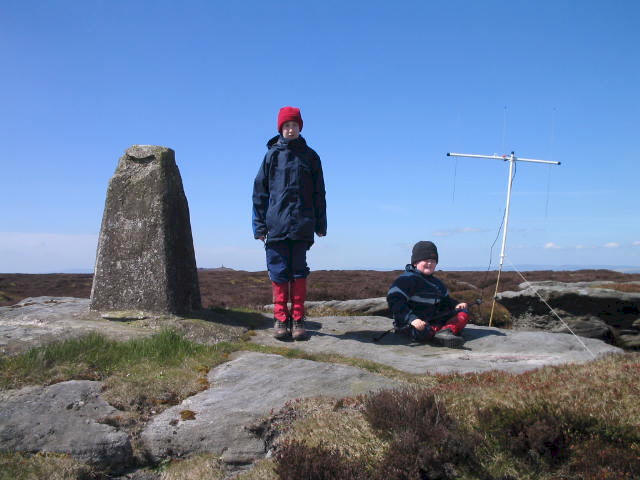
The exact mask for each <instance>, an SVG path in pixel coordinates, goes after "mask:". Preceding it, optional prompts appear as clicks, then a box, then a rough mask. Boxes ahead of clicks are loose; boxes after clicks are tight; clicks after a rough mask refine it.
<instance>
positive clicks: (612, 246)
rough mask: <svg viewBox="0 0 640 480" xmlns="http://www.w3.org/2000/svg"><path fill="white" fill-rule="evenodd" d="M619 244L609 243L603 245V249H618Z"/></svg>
mask: <svg viewBox="0 0 640 480" xmlns="http://www.w3.org/2000/svg"><path fill="white" fill-rule="evenodd" d="M619 246H620V244H619V243H618V242H609V243H605V244H604V245H603V247H604V248H618V247H619Z"/></svg>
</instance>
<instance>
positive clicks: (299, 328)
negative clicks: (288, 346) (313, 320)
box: [291, 278, 307, 340]
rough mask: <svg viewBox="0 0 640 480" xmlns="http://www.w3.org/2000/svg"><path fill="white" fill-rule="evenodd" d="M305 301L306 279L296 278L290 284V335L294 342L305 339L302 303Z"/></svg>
mask: <svg viewBox="0 0 640 480" xmlns="http://www.w3.org/2000/svg"><path fill="white" fill-rule="evenodd" d="M306 299H307V279H306V278H296V279H295V280H293V281H292V282H291V317H292V318H293V329H292V332H291V333H292V335H293V339H294V340H304V339H306V338H307V331H306V330H305V328H304V302H305V300H306Z"/></svg>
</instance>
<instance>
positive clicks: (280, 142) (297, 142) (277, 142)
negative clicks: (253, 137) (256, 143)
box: [267, 135, 307, 149]
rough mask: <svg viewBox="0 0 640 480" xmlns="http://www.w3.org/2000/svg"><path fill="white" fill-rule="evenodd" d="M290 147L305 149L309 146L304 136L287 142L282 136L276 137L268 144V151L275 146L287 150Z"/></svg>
mask: <svg viewBox="0 0 640 480" xmlns="http://www.w3.org/2000/svg"><path fill="white" fill-rule="evenodd" d="M289 145H290V146H291V147H303V146H306V145H307V141H306V140H305V139H304V138H303V137H302V135H300V136H299V137H298V138H296V139H293V140H287V139H286V138H284V137H283V136H282V135H276V136H275V137H273V138H271V139H269V141H268V142H267V148H268V149H271V148H272V147H274V146H277V147H280V148H286V147H287V146H289Z"/></svg>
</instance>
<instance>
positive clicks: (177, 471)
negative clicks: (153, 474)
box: [159, 454, 226, 480]
mask: <svg viewBox="0 0 640 480" xmlns="http://www.w3.org/2000/svg"><path fill="white" fill-rule="evenodd" d="M224 478H226V475H225V471H224V468H223V464H222V462H221V461H220V459H219V458H218V457H217V456H215V455H211V454H201V455H194V456H192V457H189V458H187V459H185V460H173V461H172V462H171V463H169V464H168V465H167V467H166V468H165V470H164V471H163V472H162V474H161V475H160V479H159V480H194V479H198V480H223V479H224Z"/></svg>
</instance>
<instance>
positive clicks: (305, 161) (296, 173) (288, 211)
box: [253, 135, 327, 244]
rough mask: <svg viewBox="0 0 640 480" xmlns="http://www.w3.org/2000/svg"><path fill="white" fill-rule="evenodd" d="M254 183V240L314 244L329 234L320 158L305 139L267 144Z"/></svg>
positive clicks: (272, 141)
mask: <svg viewBox="0 0 640 480" xmlns="http://www.w3.org/2000/svg"><path fill="white" fill-rule="evenodd" d="M267 148H268V149H269V151H268V152H267V154H266V155H265V156H264V160H263V161H262V165H260V169H259V170H258V174H257V175H256V179H255V181H254V183H253V236H254V238H258V237H260V236H266V237H267V243H269V242H277V241H281V240H285V239H290V240H303V241H307V242H310V244H312V243H313V240H314V238H313V234H314V232H315V233H317V234H320V235H326V233H327V205H326V201H325V190H324V176H323V174H322V164H321V163H320V157H319V156H318V154H317V153H316V152H315V151H313V149H311V148H310V147H308V146H307V142H306V141H305V140H304V138H302V137H298V138H296V139H294V140H287V139H285V138H283V137H282V136H280V135H278V136H276V137H273V138H272V139H271V140H269V142H267Z"/></svg>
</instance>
